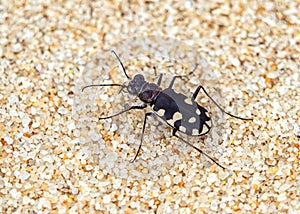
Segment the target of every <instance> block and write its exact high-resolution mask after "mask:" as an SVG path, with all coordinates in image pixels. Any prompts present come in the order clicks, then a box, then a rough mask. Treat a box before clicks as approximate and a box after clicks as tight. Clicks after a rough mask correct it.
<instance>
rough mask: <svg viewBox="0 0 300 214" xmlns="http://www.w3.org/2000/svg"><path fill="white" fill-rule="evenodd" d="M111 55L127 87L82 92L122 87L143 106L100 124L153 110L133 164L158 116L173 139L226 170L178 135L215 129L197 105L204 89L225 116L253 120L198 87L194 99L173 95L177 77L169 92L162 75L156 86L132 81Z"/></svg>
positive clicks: (137, 78) (136, 79)
mask: <svg viewBox="0 0 300 214" xmlns="http://www.w3.org/2000/svg"><path fill="white" fill-rule="evenodd" d="M112 53H113V54H114V55H115V57H116V58H117V60H118V62H119V63H120V65H121V67H122V70H123V73H124V74H125V76H126V77H127V79H129V83H128V84H127V85H126V83H123V84H92V85H87V86H85V87H83V88H82V91H83V90H84V89H86V88H88V87H93V86H118V87H121V91H122V90H124V89H126V90H127V91H128V93H129V94H132V95H135V96H138V97H139V99H140V100H141V101H142V102H143V104H142V105H133V106H131V107H128V108H127V109H125V110H123V111H121V112H119V113H117V114H114V115H111V116H107V117H100V118H99V120H104V119H109V118H113V117H115V116H118V115H120V114H123V113H125V112H128V111H130V110H133V109H139V110H140V109H145V108H146V107H147V106H148V105H149V106H150V107H151V108H152V110H153V111H152V112H147V113H146V114H145V117H144V123H143V128H142V136H141V140H140V145H139V147H138V150H137V152H136V155H135V157H134V159H133V160H132V161H131V162H134V161H135V159H136V158H137V156H138V154H139V152H140V149H141V146H142V142H143V138H144V131H145V127H146V122H147V118H148V117H149V116H153V115H154V116H158V117H159V118H161V119H162V120H163V121H165V122H166V123H167V124H168V125H169V126H170V127H171V128H172V129H173V132H172V135H173V136H175V137H177V138H178V139H179V140H181V141H182V142H184V143H186V144H187V145H189V146H191V147H192V148H194V149H196V150H197V151H198V152H199V153H201V154H203V155H205V156H206V157H207V158H209V159H210V160H211V161H213V162H214V163H215V164H217V165H218V166H219V167H221V168H223V169H225V167H223V166H222V165H220V164H219V163H218V162H217V161H215V160H214V159H213V158H212V157H210V156H209V155H208V154H206V153H205V152H203V151H202V150H201V149H199V148H197V147H195V146H194V145H192V144H191V143H190V142H188V141H187V140H185V139H183V138H182V137H181V136H179V135H178V134H177V132H179V133H184V134H186V135H189V136H202V135H205V134H207V133H208V132H209V131H210V129H211V127H212V121H211V118H210V116H209V114H208V112H207V110H206V109H205V108H204V107H202V106H200V105H199V104H198V103H197V102H196V97H197V95H198V93H199V91H200V90H201V89H202V90H203V92H204V93H205V95H206V96H207V97H208V98H209V99H210V100H211V101H212V102H213V103H214V104H215V105H216V106H217V107H218V108H219V109H220V110H221V111H222V112H223V113H225V114H227V115H229V116H231V117H234V118H237V119H241V120H253V119H252V118H242V117H238V116H235V115H233V114H231V113H229V112H226V111H225V110H224V109H223V108H222V107H221V106H220V105H219V104H218V103H217V102H216V101H215V100H214V99H213V98H212V97H211V96H210V95H209V94H208V93H207V92H206V90H205V89H204V87H203V86H202V85H200V86H198V87H197V89H196V90H195V92H194V93H193V96H192V98H188V97H187V96H185V95H184V94H181V93H176V92H175V91H174V89H173V88H172V87H173V84H174V82H175V80H176V78H180V77H182V76H174V77H173V78H172V80H171V83H170V85H169V87H168V88H166V89H162V88H161V87H160V84H161V81H162V74H160V75H159V77H158V81H157V83H156V84H155V83H150V82H147V81H146V80H145V78H144V76H143V75H142V74H136V75H135V76H134V77H133V78H130V77H129V76H128V74H127V72H126V70H125V67H124V65H123V63H122V61H121V60H120V58H119V56H118V55H117V54H116V52H115V51H114V50H112Z"/></svg>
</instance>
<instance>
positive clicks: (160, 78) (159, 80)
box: [157, 74, 163, 86]
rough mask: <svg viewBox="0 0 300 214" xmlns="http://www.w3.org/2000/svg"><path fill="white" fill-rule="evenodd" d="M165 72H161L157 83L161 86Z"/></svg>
mask: <svg viewBox="0 0 300 214" xmlns="http://www.w3.org/2000/svg"><path fill="white" fill-rule="evenodd" d="M162 76H163V74H160V75H159V77H158V80H157V85H158V86H160V84H161V80H162Z"/></svg>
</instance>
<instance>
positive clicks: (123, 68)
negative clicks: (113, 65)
mask: <svg viewBox="0 0 300 214" xmlns="http://www.w3.org/2000/svg"><path fill="white" fill-rule="evenodd" d="M111 52H112V53H113V54H114V55H115V56H116V58H117V60H118V61H119V63H120V65H121V66H122V70H123V72H124V74H125V76H126V77H127V78H128V79H131V78H130V77H129V76H128V75H127V73H126V70H125V67H124V65H123V63H122V61H121V59H120V58H119V56H118V54H117V53H116V52H115V51H114V50H112V51H111Z"/></svg>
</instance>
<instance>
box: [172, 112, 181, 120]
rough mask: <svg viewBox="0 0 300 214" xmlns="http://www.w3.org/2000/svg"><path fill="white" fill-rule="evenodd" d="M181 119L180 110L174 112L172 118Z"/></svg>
mask: <svg viewBox="0 0 300 214" xmlns="http://www.w3.org/2000/svg"><path fill="white" fill-rule="evenodd" d="M181 119H182V114H181V113H180V112H178V111H177V112H175V114H174V115H173V120H174V121H177V120H181Z"/></svg>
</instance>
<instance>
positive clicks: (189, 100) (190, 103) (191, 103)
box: [184, 97, 193, 105]
mask: <svg viewBox="0 0 300 214" xmlns="http://www.w3.org/2000/svg"><path fill="white" fill-rule="evenodd" d="M184 102H185V103H186V104H188V105H193V102H192V99H191V98H189V97H187V98H185V100H184Z"/></svg>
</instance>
